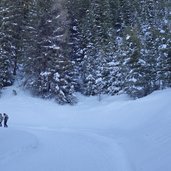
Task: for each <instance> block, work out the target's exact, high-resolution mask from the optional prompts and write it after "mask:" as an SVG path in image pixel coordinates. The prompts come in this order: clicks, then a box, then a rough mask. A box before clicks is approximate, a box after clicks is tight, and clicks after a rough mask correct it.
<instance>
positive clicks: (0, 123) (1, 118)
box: [0, 113, 3, 127]
mask: <svg viewBox="0 0 171 171" xmlns="http://www.w3.org/2000/svg"><path fill="white" fill-rule="evenodd" d="M2 121H3V116H2V114H1V113H0V127H1V126H2Z"/></svg>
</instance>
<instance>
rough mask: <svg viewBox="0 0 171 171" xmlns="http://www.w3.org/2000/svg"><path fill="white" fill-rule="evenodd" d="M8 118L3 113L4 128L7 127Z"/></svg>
mask: <svg viewBox="0 0 171 171" xmlns="http://www.w3.org/2000/svg"><path fill="white" fill-rule="evenodd" d="M8 118H9V117H8V115H7V114H6V113H4V127H8V125H7V121H8Z"/></svg>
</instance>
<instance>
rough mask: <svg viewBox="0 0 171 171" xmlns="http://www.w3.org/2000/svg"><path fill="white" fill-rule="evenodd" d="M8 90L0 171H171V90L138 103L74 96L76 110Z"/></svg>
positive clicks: (1, 104) (1, 107) (2, 102)
mask: <svg viewBox="0 0 171 171" xmlns="http://www.w3.org/2000/svg"><path fill="white" fill-rule="evenodd" d="M13 89H14V87H9V88H7V89H6V90H4V92H3V95H2V97H1V98H0V112H2V113H3V112H6V113H7V114H8V115H9V117H10V119H9V122H8V125H9V128H3V127H2V128H0V170H2V171H171V89H166V90H163V91H156V92H154V93H153V94H151V95H149V96H147V97H145V98H142V99H138V100H135V101H133V100H131V99H129V98H128V97H127V96H123V95H122V96H115V97H107V96H104V97H103V100H102V101H100V102H99V101H98V100H97V97H89V98H87V97H83V96H80V95H78V96H79V103H78V104H77V105H76V106H69V105H66V106H60V105H57V104H56V103H54V102H53V101H47V100H42V99H39V98H34V97H31V96H30V95H29V94H28V93H26V92H22V91H21V90H20V89H17V88H15V89H16V90H17V93H18V95H17V96H14V95H13V93H12V90H13Z"/></svg>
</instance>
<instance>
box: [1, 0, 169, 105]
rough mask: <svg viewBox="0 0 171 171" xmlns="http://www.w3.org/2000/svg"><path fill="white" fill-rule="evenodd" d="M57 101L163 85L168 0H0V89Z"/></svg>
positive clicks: (143, 91) (139, 93)
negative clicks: (18, 88) (23, 91)
mask: <svg viewBox="0 0 171 171" xmlns="http://www.w3.org/2000/svg"><path fill="white" fill-rule="evenodd" d="M16 80H17V81H18V82H20V85H21V86H22V87H23V88H24V89H26V90H29V91H30V92H31V93H32V94H33V95H34V96H38V97H42V98H45V99H51V98H53V99H55V100H56V102H57V103H60V104H66V103H69V104H74V103H76V102H77V99H76V97H75V95H74V94H75V92H79V93H81V94H83V95H86V96H95V95H97V96H99V97H100V96H101V95H103V94H107V95H117V94H122V93H126V94H128V95H129V96H131V97H132V98H134V99H136V98H141V97H144V96H146V95H148V94H150V93H152V92H153V91H155V90H160V89H164V88H167V87H171V1H170V0H160V1H159V0H0V91H1V90H2V89H3V88H4V87H7V86H11V85H13V84H14V83H15V81H16Z"/></svg>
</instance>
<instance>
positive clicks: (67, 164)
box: [3, 127, 131, 171]
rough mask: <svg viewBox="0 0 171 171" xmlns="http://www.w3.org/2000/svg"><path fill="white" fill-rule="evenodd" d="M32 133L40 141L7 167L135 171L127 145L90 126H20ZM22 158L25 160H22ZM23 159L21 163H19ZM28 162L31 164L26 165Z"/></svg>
mask: <svg viewBox="0 0 171 171" xmlns="http://www.w3.org/2000/svg"><path fill="white" fill-rule="evenodd" d="M14 129H16V130H18V131H22V132H27V133H29V134H32V135H33V136H34V137H36V139H37V141H38V142H37V145H36V146H35V147H34V148H33V149H32V151H34V152H31V153H29V152H28V155H27V156H26V157H25V158H22V151H20V155H18V157H17V158H11V159H8V160H10V166H9V165H8V163H7V164H6V166H5V167H3V168H4V170H3V171H10V170H9V169H8V167H9V168H11V166H12V168H13V169H14V170H18V171H20V170H24V171H30V170H32V171H37V169H38V168H39V170H41V171H57V170H58V171H131V169H130V165H129V162H128V160H127V158H126V156H125V154H124V151H123V149H122V148H121V147H120V146H119V145H118V144H117V143H116V142H115V140H114V139H112V138H108V137H105V136H102V135H98V134H96V133H92V132H90V130H89V131H86V130H74V129H50V128H43V127H16V128H14ZM21 161H22V162H21ZM16 163H20V164H16ZM25 166H28V167H27V168H25Z"/></svg>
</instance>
